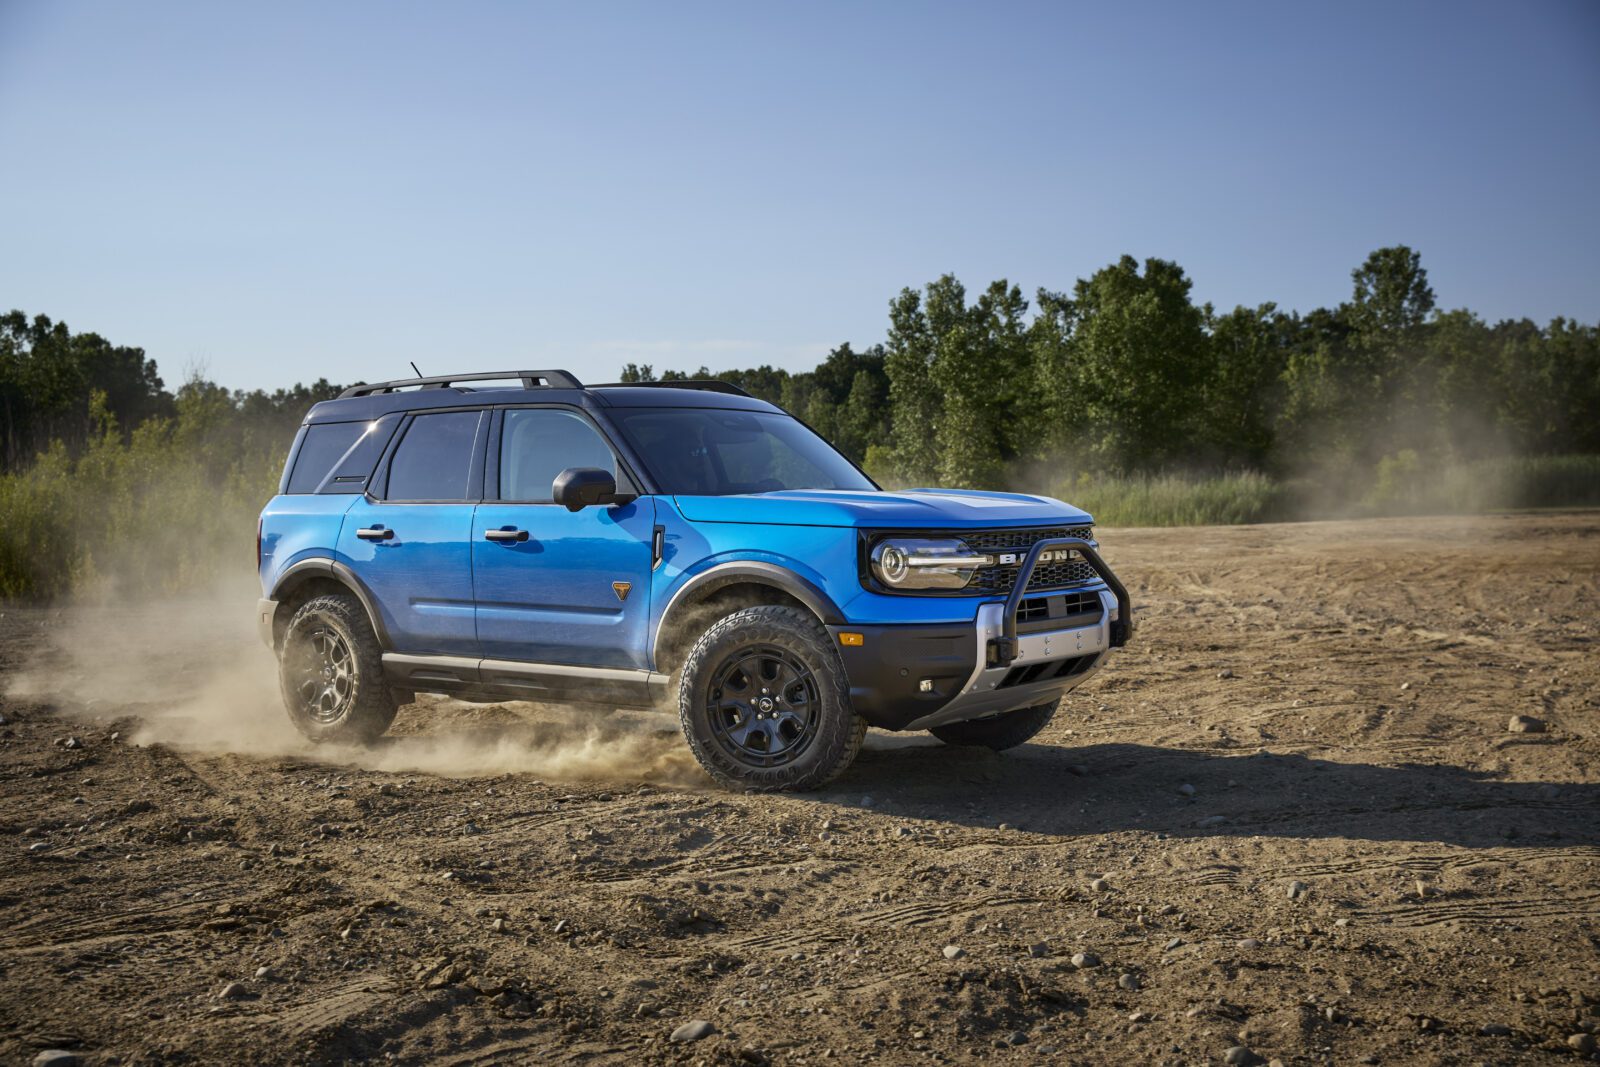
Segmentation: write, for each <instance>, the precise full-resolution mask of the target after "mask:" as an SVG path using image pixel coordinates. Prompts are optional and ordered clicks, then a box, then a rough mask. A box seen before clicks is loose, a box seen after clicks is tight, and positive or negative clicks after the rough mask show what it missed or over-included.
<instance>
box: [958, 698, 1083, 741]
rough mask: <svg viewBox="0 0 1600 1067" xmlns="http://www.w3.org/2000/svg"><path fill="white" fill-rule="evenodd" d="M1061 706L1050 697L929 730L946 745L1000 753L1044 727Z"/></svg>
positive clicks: (1029, 737)
mask: <svg viewBox="0 0 1600 1067" xmlns="http://www.w3.org/2000/svg"><path fill="white" fill-rule="evenodd" d="M1060 705H1061V701H1059V700H1052V701H1051V702H1050V703H1048V704H1036V705H1034V706H1033V707H1031V708H1018V709H1017V710H1016V711H1008V712H1006V713H1005V714H1004V715H995V716H992V717H990V718H987V719H969V720H967V721H966V722H953V723H951V724H950V725H949V726H935V727H934V728H933V729H931V730H929V731H928V732H929V733H931V734H933V736H934V737H937V738H938V739H939V740H941V741H943V742H944V743H945V744H947V745H967V746H976V747H980V748H992V749H994V750H995V751H996V752H1000V751H1002V750H1004V749H1008V748H1016V747H1017V746H1018V745H1020V744H1022V743H1023V742H1025V741H1028V740H1030V739H1032V737H1033V735H1034V734H1036V733H1038V732H1039V731H1040V730H1043V729H1044V728H1045V724H1046V723H1048V722H1049V721H1050V718H1051V716H1053V715H1054V714H1055V713H1056V708H1058V707H1059V706H1060Z"/></svg>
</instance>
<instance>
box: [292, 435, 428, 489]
mask: <svg viewBox="0 0 1600 1067" xmlns="http://www.w3.org/2000/svg"><path fill="white" fill-rule="evenodd" d="M399 421H400V420H399V418H398V417H397V416H385V417H384V418H382V419H379V420H377V421H375V422H371V421H362V422H319V423H313V424H312V425H310V426H307V427H306V434H305V439H304V440H303V441H301V442H300V451H299V452H298V453H296V455H295V459H294V469H293V470H292V471H290V472H289V484H288V486H287V487H286V488H285V490H284V491H285V492H287V493H292V494H307V493H359V492H361V491H362V490H363V489H365V488H366V484H367V479H368V478H370V477H371V476H372V468H373V467H375V466H377V464H378V457H379V456H381V455H382V454H383V448H384V446H385V445H387V444H388V443H389V437H390V436H391V435H392V434H393V433H394V428H395V426H397V425H398V424H399Z"/></svg>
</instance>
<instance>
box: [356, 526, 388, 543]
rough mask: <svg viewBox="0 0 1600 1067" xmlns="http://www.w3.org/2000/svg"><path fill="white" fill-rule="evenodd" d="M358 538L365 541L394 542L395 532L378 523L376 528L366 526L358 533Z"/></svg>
mask: <svg viewBox="0 0 1600 1067" xmlns="http://www.w3.org/2000/svg"><path fill="white" fill-rule="evenodd" d="M356 536H357V537H359V538H361V540H363V541H392V540H393V539H394V531H393V530H391V529H389V527H387V526H385V525H383V524H382V523H378V524H377V525H375V526H366V527H363V528H361V529H359V530H357V531H356Z"/></svg>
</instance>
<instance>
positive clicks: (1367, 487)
mask: <svg viewBox="0 0 1600 1067" xmlns="http://www.w3.org/2000/svg"><path fill="white" fill-rule="evenodd" d="M1352 484H1354V485H1356V486H1358V488H1356V489H1351V488H1350V486H1351V485H1352ZM1048 492H1049V493H1050V495H1052V496H1055V497H1059V498H1061V499H1063V500H1066V501H1068V502H1070V503H1072V504H1074V505H1076V506H1078V507H1081V508H1083V509H1084V510H1085V511H1087V512H1089V513H1090V514H1092V515H1094V517H1095V521H1096V522H1098V523H1101V524H1103V525H1106V526H1196V525H1229V524H1234V523H1251V522H1279V521H1291V520H1298V519H1330V518H1372V517H1378V516H1385V515H1460V514H1476V513H1480V512H1486V511H1509V510H1519V509H1524V508H1552V507H1600V456H1589V455H1583V456H1521V457H1502V458H1497V459H1483V460H1476V461H1473V462H1468V463H1450V462H1440V461H1432V462H1430V461H1428V460H1426V459H1424V458H1423V457H1421V456H1419V455H1417V454H1416V453H1415V452H1410V451H1405V452H1401V453H1399V454H1398V455H1395V456H1389V457H1386V458H1385V459H1384V460H1383V461H1382V462H1381V463H1379V464H1378V468H1377V470H1375V471H1373V472H1371V473H1370V474H1368V475H1367V476H1365V477H1360V478H1352V477H1351V476H1350V473H1349V472H1340V476H1339V477H1338V478H1337V479H1332V478H1330V479H1328V480H1326V481H1320V480H1318V479H1316V478H1299V479H1294V480H1289V481H1282V480H1277V479H1274V478H1271V477H1269V476H1267V475H1265V474H1257V473H1246V474H1231V475H1227V476H1223V477H1211V478H1196V477H1185V476H1182V475H1131V476H1124V477H1115V476H1107V475H1090V474H1080V475H1078V476H1076V477H1073V478H1064V479H1059V480H1057V481H1056V482H1054V483H1052V484H1051V485H1050V487H1049V489H1048Z"/></svg>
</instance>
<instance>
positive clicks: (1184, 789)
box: [1178, 782, 1195, 797]
mask: <svg viewBox="0 0 1600 1067" xmlns="http://www.w3.org/2000/svg"><path fill="white" fill-rule="evenodd" d="M1178 792H1179V793H1181V794H1183V795H1184V796H1186V797H1192V796H1194V792H1195V790H1194V786H1192V785H1190V784H1189V783H1188V782H1184V783H1183V784H1182V785H1180V786H1179V787H1178Z"/></svg>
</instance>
